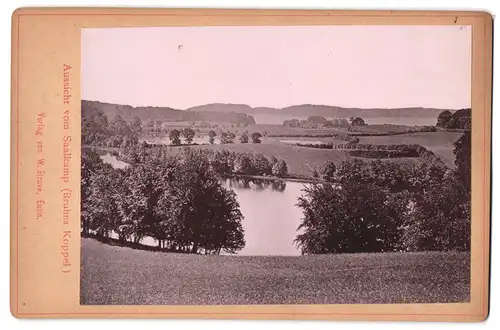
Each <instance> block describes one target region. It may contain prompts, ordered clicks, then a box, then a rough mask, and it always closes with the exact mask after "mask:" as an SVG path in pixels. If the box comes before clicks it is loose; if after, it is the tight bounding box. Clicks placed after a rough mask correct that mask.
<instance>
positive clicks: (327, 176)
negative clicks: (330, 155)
mask: <svg viewBox="0 0 500 330" xmlns="http://www.w3.org/2000/svg"><path fill="white" fill-rule="evenodd" d="M335 171H337V167H336V166H335V163H334V162H332V161H327V162H326V163H325V165H324V166H323V168H322V169H321V176H322V178H323V180H325V181H328V182H333V181H334V179H335Z"/></svg>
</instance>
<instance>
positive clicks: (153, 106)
mask: <svg viewBox="0 0 500 330" xmlns="http://www.w3.org/2000/svg"><path fill="white" fill-rule="evenodd" d="M81 101H87V102H99V103H106V104H116V105H124V106H129V107H132V108H148V107H150V108H170V109H173V110H179V111H188V110H189V109H191V108H196V107H200V106H206V105H215V104H223V105H243V106H248V107H249V108H250V109H256V108H269V109H274V110H283V109H287V108H291V107H296V106H304V105H312V106H322V107H336V108H341V109H357V110H392V109H427V110H443V111H444V110H449V111H458V110H461V109H471V108H472V107H471V106H468V107H460V108H441V107H422V106H404V107H396V108H385V107H373V108H359V107H345V106H339V105H328V104H317V103H316V104H315V103H301V104H292V105H288V106H286V107H282V108H275V107H270V106H251V105H248V104H246V103H233V102H229V103H224V102H211V103H203V104H199V105H194V106H191V107H188V108H185V109H181V108H174V107H171V106H165V105H131V104H125V103H116V102H110V101H101V100H89V99H83V98H82V99H81Z"/></svg>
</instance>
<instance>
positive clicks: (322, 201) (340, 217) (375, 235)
mask: <svg viewBox="0 0 500 330" xmlns="http://www.w3.org/2000/svg"><path fill="white" fill-rule="evenodd" d="M304 193H305V194H304V195H303V196H301V197H300V198H299V202H298V204H297V205H298V206H299V207H300V208H302V209H303V214H304V216H303V221H302V223H301V225H300V226H299V228H298V229H301V230H303V233H302V234H299V235H298V236H297V238H296V239H295V243H296V244H297V245H298V246H299V247H300V248H301V250H302V254H322V253H359V252H385V251H394V250H398V249H399V242H400V239H399V237H400V229H399V228H400V226H399V223H398V222H399V221H398V220H399V219H398V215H399V214H400V213H401V212H402V210H403V208H404V207H403V205H401V204H397V203H390V202H388V201H389V200H390V199H391V194H388V193H387V192H386V191H384V190H381V189H378V188H376V187H374V186H367V185H363V184H359V183H358V182H353V183H352V184H347V185H345V186H342V188H339V187H337V186H335V185H330V184H314V185H309V186H307V187H306V188H305V190H304Z"/></svg>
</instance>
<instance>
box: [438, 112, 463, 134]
mask: <svg viewBox="0 0 500 330" xmlns="http://www.w3.org/2000/svg"><path fill="white" fill-rule="evenodd" d="M471 116H472V114H471V109H470V108H469V109H460V110H457V111H455V112H454V113H452V112H451V111H449V110H445V111H443V112H441V113H440V114H439V116H438V119H437V124H436V126H437V127H441V128H445V129H460V130H470V129H471V128H472V126H471V125H472V118H471Z"/></svg>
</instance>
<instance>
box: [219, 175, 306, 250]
mask: <svg viewBox="0 0 500 330" xmlns="http://www.w3.org/2000/svg"><path fill="white" fill-rule="evenodd" d="M222 184H223V185H224V186H225V187H226V188H229V189H232V190H233V191H234V192H235V193H236V196H237V199H238V202H239V204H240V210H241V213H242V214H243V216H244V220H243V229H244V230H245V241H246V246H245V248H243V250H241V251H240V252H238V254H239V255H300V251H299V250H298V249H297V247H296V246H295V245H294V243H293V240H294V239H295V237H296V236H297V234H298V233H299V232H298V231H297V228H298V226H299V225H300V222H301V218H302V210H301V209H300V208H299V207H297V205H296V204H297V199H298V197H299V196H300V195H301V193H302V189H303V187H304V184H303V183H299V182H286V181H272V180H260V179H247V178H238V179H235V178H233V179H227V180H223V182H222Z"/></svg>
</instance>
